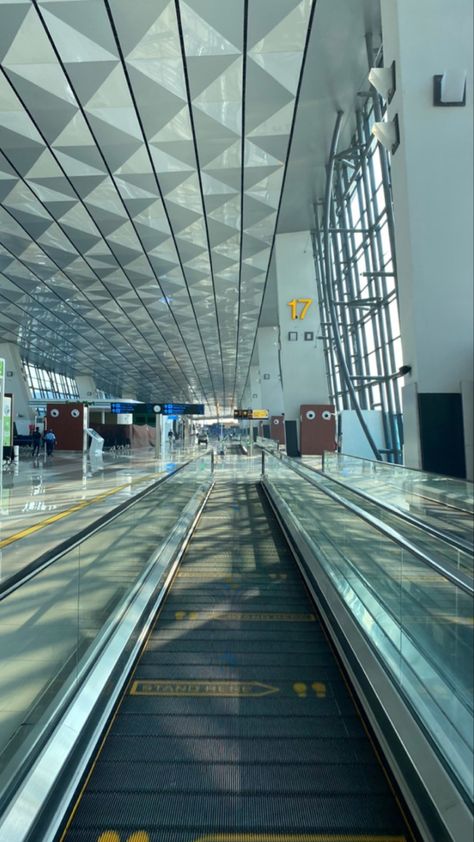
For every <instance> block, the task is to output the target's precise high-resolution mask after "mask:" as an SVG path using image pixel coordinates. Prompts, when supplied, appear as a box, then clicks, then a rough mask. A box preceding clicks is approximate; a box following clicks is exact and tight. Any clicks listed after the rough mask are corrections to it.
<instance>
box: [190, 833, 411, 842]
mask: <svg viewBox="0 0 474 842" xmlns="http://www.w3.org/2000/svg"><path fill="white" fill-rule="evenodd" d="M194 842H406V837H405V836H390V835H386V834H382V835H380V834H370V833H352V834H351V833H309V834H308V833H210V834H209V835H208V836H198V837H196V839H195V840H194Z"/></svg>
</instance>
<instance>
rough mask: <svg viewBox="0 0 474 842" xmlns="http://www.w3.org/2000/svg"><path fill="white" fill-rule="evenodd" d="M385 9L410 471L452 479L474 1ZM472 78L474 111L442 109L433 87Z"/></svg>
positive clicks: (468, 366)
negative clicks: (395, 129)
mask: <svg viewBox="0 0 474 842" xmlns="http://www.w3.org/2000/svg"><path fill="white" fill-rule="evenodd" d="M381 8H382V27H383V47H384V64H385V66H386V67H389V66H390V65H391V63H392V61H395V63H396V92H395V95H394V97H393V99H392V101H391V103H390V104H389V106H388V118H389V119H393V118H394V116H395V115H398V121H399V127H400V146H399V147H398V149H397V150H396V152H395V154H394V155H393V156H392V183H393V200H394V213H395V236H396V251H397V263H398V279H399V296H400V321H401V335H402V345H403V356H404V362H405V363H406V364H408V365H411V366H412V373H411V375H410V376H409V377H408V378H407V380H406V381H405V383H406V387H405V390H404V407H403V409H404V429H405V461H406V464H408V465H410V466H412V467H421V466H423V467H426V468H429V469H430V470H440V471H441V472H449V456H450V454H451V456H452V457H453V459H454V462H456V458H457V457H456V451H457V452H458V455H459V449H460V448H461V450H462V438H463V431H462V422H461V421H460V420H459V419H460V418H462V414H463V407H462V403H461V382H462V381H463V382H472V380H473V379H474V375H473V324H472V313H473V288H472V275H473V253H472V230H473V202H472V182H473V149H472V141H473V106H472V59H473V50H472V28H473V27H472V23H473V21H472V0H450V2H449V3H446V2H445V0H416V3H414V2H413V0H381ZM464 73H466V74H467V95H466V104H465V106H460V107H458V106H450V105H446V106H441V107H440V106H435V105H434V104H433V77H434V76H435V75H440V74H446V76H445V78H446V82H447V85H448V90H449V87H450V86H451V84H452V83H453V82H454V81H455V79H456V78H459V76H464ZM455 96H456V94H455V92H453V93H450V95H449V99H452V98H453V97H455ZM455 394H456V395H458V396H459V399H457V398H454V397H453V395H455ZM464 415H466V412H465V411H464ZM455 416H456V418H457V421H455V420H454V418H455ZM441 417H442V418H443V421H442V422H441ZM458 421H459V423H458ZM435 425H437V429H435ZM433 443H434V446H433ZM436 451H438V462H439V467H437V466H436V464H433V459H432V456H433V453H436ZM461 456H462V452H461ZM446 457H448V461H447V462H446ZM427 462H428V463H429V464H427ZM454 462H453V464H454ZM443 465H445V470H444V471H443Z"/></svg>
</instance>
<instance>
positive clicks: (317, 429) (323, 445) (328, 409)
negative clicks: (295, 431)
mask: <svg viewBox="0 0 474 842" xmlns="http://www.w3.org/2000/svg"><path fill="white" fill-rule="evenodd" d="M300 422H301V426H300V451H301V455H302V456H321V455H322V454H323V453H324V451H325V450H335V449H336V415H335V408H334V405H333V404H328V403H304V404H302V405H301V406H300Z"/></svg>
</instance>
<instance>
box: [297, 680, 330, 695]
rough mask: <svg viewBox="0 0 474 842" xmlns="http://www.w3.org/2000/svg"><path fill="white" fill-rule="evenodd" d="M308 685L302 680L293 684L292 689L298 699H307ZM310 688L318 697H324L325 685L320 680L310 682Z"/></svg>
mask: <svg viewBox="0 0 474 842" xmlns="http://www.w3.org/2000/svg"><path fill="white" fill-rule="evenodd" d="M308 689H309V688H308V685H307V684H305V683H304V682H303V681H296V682H295V683H294V684H293V691H294V692H295V693H296V695H297V696H299V697H300V699H307V698H308ZM311 689H312V691H313V693H315V695H316V696H317V697H318V699H325V698H326V685H325V684H323V682H322V681H313V683H312V684H311Z"/></svg>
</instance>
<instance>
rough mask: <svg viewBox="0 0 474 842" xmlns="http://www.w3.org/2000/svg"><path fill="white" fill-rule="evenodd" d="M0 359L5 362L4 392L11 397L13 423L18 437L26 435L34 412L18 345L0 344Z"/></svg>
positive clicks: (11, 343)
mask: <svg viewBox="0 0 474 842" xmlns="http://www.w3.org/2000/svg"><path fill="white" fill-rule="evenodd" d="M0 357H2V358H3V359H4V360H5V391H6V392H11V393H12V395H13V421H14V423H15V424H16V427H17V431H18V433H19V434H20V435H26V434H27V433H28V425H29V424H32V423H33V422H34V416H35V413H34V410H33V409H32V408H31V407H30V405H29V401H30V399H31V397H32V395H31V394H30V390H29V387H28V383H27V382H26V379H25V377H24V375H23V370H22V367H21V356H20V349H19V347H18V345H15V344H14V343H13V342H0Z"/></svg>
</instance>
